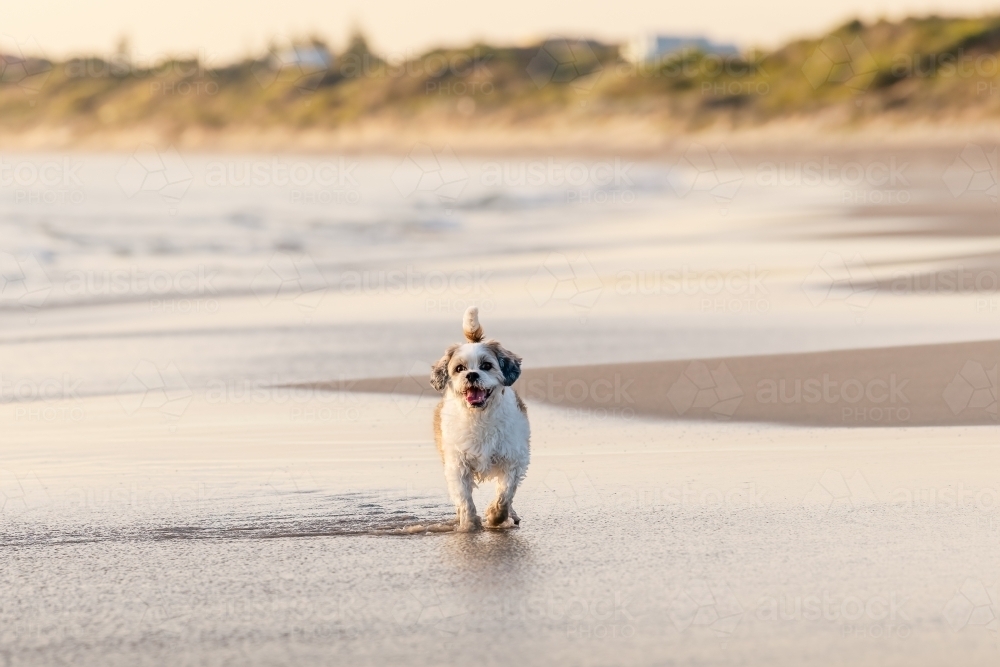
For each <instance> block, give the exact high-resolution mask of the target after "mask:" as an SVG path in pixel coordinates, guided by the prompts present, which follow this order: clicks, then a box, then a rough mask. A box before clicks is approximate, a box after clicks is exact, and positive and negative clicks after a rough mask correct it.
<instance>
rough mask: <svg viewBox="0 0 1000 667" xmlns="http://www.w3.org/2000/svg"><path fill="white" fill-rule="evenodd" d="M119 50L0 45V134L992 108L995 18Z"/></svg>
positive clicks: (997, 53) (732, 120) (733, 120)
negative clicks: (182, 54) (630, 56)
mask: <svg viewBox="0 0 1000 667" xmlns="http://www.w3.org/2000/svg"><path fill="white" fill-rule="evenodd" d="M122 51H123V53H120V54H119V55H117V56H114V57H112V58H110V59H102V58H91V59H77V60H71V61H66V62H49V61H45V60H37V59H29V60H27V61H22V60H19V59H18V58H16V57H13V56H11V55H10V54H8V55H6V56H4V57H3V60H2V61H0V67H2V69H0V130H3V131H7V132H11V131H13V132H17V131H22V130H27V129H31V128H34V127H54V126H60V127H69V128H70V129H71V130H72V131H73V132H77V133H80V134H85V133H87V132H92V131H101V130H105V131H106V130H117V129H127V128H130V127H141V126H149V125H153V126H156V127H157V128H158V129H160V130H165V131H167V132H180V131H183V130H185V129H190V128H201V129H205V130H216V129H220V128H226V127H240V128H251V129H256V128H259V129H267V128H275V127H281V128H297V129H335V128H342V127H349V126H351V125H352V124H355V123H357V122H359V121H362V120H368V119H389V120H404V121H411V120H417V119H419V120H434V121H444V122H448V123H464V124H470V123H475V122H479V121H483V120H487V121H489V122H491V123H494V124H497V125H504V124H507V125H513V124H518V123H525V122H531V121H536V120H540V119H545V118H547V117H553V118H554V117H559V118H561V119H566V120H569V121H573V120H594V119H601V118H607V117H614V116H621V115H625V116H628V115H641V116H647V117H652V118H654V119H657V118H662V119H664V120H670V121H675V122H680V123H682V124H686V125H687V126H688V127H691V128H696V127H702V126H706V125H711V124H714V123H718V122H723V123H727V124H730V125H737V126H747V125H754V124H758V123H763V122H766V121H769V120H772V119H775V118H781V117H792V116H797V117H801V116H808V115H814V114H820V113H823V114H831V113H832V114H836V117H838V118H841V119H842V121H843V122H844V123H851V122H861V121H864V120H865V119H867V118H870V117H874V116H876V115H884V114H890V115H895V116H898V117H909V118H922V117H940V116H943V115H949V116H954V115H959V114H961V115H966V116H967V115H969V114H975V115H978V116H980V117H992V116H994V115H996V114H998V113H1000V17H985V18H939V17H927V18H911V19H906V20H904V21H901V22H896V23H891V22H887V21H879V22H877V23H871V24H862V23H861V22H859V21H852V22H850V23H848V24H846V25H844V26H841V27H839V28H838V29H836V30H834V31H833V32H831V33H829V34H828V35H825V36H823V37H820V38H817V39H811V40H801V41H796V42H793V43H790V44H787V45H786V46H784V47H782V48H781V49H778V50H776V51H773V52H770V53H763V52H751V53H746V54H743V55H740V56H718V55H712V54H705V53H697V52H685V53H678V54H673V55H671V56H669V57H666V58H664V59H662V60H661V61H658V62H655V63H643V64H634V63H630V62H627V61H625V60H623V59H622V58H621V57H620V56H619V50H618V47H617V46H611V45H604V44H600V43H596V42H569V43H567V42H561V41H549V42H545V43H542V44H539V45H536V46H533V47H525V48H498V47H493V46H489V45H486V44H476V45H473V46H470V47H468V48H465V49H456V50H436V51H431V52H429V53H425V54H423V55H422V56H420V57H419V58H414V59H411V60H409V61H406V62H391V61H387V60H385V59H384V58H381V57H379V56H378V55H377V54H375V53H372V52H371V51H370V50H369V48H368V46H367V44H366V42H365V40H364V38H363V37H361V36H360V35H357V36H355V37H354V38H353V39H352V40H351V42H350V44H349V46H348V48H347V49H345V50H344V51H343V52H341V53H338V54H329V52H328V51H327V49H326V47H325V45H324V44H323V43H322V42H321V41H320V40H316V39H313V40H306V41H303V42H302V43H300V44H297V45H295V48H294V49H292V50H289V49H286V50H285V51H280V50H274V51H272V52H271V53H270V54H268V55H267V56H266V57H264V58H261V59H259V60H252V61H251V60H248V61H244V62H240V63H236V64H233V65H229V66H226V67H220V68H211V69H210V68H206V67H203V66H202V65H201V63H199V62H197V61H195V60H169V61H165V62H161V63H156V64H155V65H149V64H142V65H139V64H134V63H132V62H130V61H129V59H128V57H127V56H126V55H124V51H125V49H124V47H123V49H122ZM290 53H300V54H302V53H304V54H306V55H307V56H311V57H312V58H311V59H310V58H309V57H293V56H290V55H289V54H290ZM317 54H318V57H319V59H318V60H317ZM327 54H328V57H326V56H327ZM324 58H325V60H324Z"/></svg>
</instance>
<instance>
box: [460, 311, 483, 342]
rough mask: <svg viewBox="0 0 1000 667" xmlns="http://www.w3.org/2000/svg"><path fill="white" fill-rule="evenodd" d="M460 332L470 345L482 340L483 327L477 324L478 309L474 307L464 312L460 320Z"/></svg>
mask: <svg viewBox="0 0 1000 667" xmlns="http://www.w3.org/2000/svg"><path fill="white" fill-rule="evenodd" d="M462 331H464V332H465V338H466V340H468V341H469V342H470V343H478V342H479V341H481V340H482V339H483V327H482V325H481V324H479V309H478V308H476V307H475V306H471V307H469V309H468V310H466V311H465V317H464V318H462Z"/></svg>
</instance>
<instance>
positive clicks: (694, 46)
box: [622, 34, 740, 63]
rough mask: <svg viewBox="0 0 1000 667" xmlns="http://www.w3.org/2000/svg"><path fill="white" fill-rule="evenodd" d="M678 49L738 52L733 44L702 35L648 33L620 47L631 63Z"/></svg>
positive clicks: (667, 53)
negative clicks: (719, 41)
mask: <svg viewBox="0 0 1000 667" xmlns="http://www.w3.org/2000/svg"><path fill="white" fill-rule="evenodd" d="M678 51H701V52H702V53H714V54H718V55H734V54H737V53H739V52H740V50H739V49H738V48H737V47H736V45H735V44H718V43H716V42H712V41H710V40H708V39H706V38H704V37H678V36H675V35H657V34H648V35H642V36H640V37H636V38H635V39H631V40H629V41H628V43H626V44H625V45H624V46H623V47H622V57H623V58H625V60H628V61H630V62H633V63H644V62H649V61H651V60H657V59H659V58H663V57H665V56H668V55H670V54H671V53H677V52H678Z"/></svg>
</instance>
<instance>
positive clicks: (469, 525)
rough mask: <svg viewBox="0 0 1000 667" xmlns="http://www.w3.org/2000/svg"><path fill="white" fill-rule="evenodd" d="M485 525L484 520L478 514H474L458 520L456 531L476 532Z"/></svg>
mask: <svg viewBox="0 0 1000 667" xmlns="http://www.w3.org/2000/svg"><path fill="white" fill-rule="evenodd" d="M482 527H483V521H482V519H480V518H479V516H478V515H476V514H473V515H472V516H471V517H463V518H462V519H459V520H458V521H457V522H456V525H455V532H456V533H474V532H476V531H477V530H481V529H482Z"/></svg>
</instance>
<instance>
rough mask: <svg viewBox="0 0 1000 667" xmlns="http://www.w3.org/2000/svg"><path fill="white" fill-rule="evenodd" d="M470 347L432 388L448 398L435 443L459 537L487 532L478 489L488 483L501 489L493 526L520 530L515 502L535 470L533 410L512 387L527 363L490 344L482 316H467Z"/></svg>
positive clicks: (436, 371) (454, 351)
mask: <svg viewBox="0 0 1000 667" xmlns="http://www.w3.org/2000/svg"><path fill="white" fill-rule="evenodd" d="M462 329H463V331H464V333H465V338H466V340H467V341H468V342H467V343H465V344H456V345H452V346H451V347H449V348H448V349H447V350H446V351H445V353H444V356H443V357H441V359H440V360H439V361H438V362H437V363H436V364H434V368H433V369H432V370H431V386H432V387H434V388H435V389H437V390H438V391H440V392H442V394H443V396H442V397H441V402H440V403H438V406H437V409H436V410H435V411H434V440H435V442H436V443H437V447H438V451H439V452H440V453H441V460H442V461H443V462H444V475H445V478H446V479H447V481H448V493H449V495H450V496H451V499H452V501H453V502H454V503H455V509H456V512H457V521H458V525H457V527H458V530H461V531H470V530H475V529H477V528H480V527H481V526H482V521H481V520H480V518H479V515H478V514H476V505H475V503H473V501H472V490H473V489H474V488H476V486H477V485H478V484H479V483H480V482H483V481H485V480H489V479H494V480H496V483H497V497H496V500H494V501H493V502H492V503H491V504H490V505H489V507H487V508H486V525H487V526H489V527H492V528H495V527H499V526H501V525H503V524H504V523H505V522H507V521H508V520H510V522H513V523H514V524H520V523H521V519H520V517H518V515H517V513H516V512H515V511H514V507H513V501H514V494H515V493H516V492H517V487H518V485H519V484H520V483H521V481H522V480H523V479H524V475H525V473H526V472H527V471H528V462H529V458H530V446H529V440H530V437H531V431H530V428H529V426H528V411H527V410H526V409H525V407H524V403H523V402H522V401H521V398H520V397H519V396H518V395H517V393H516V392H515V391H514V388H513V387H512V386H511V385H513V384H514V382H515V381H516V380H517V378H518V376H520V374H521V358H520V357H519V356H517V355H516V354H514V353H512V352H510V351H509V350H507V349H505V348H504V347H503V346H502V345H500V343H498V342H497V341H495V340H484V339H483V327H482V326H481V325H480V324H479V310H478V309H477V308H469V309H468V310H467V311H465V317H464V318H463V321H462Z"/></svg>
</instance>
